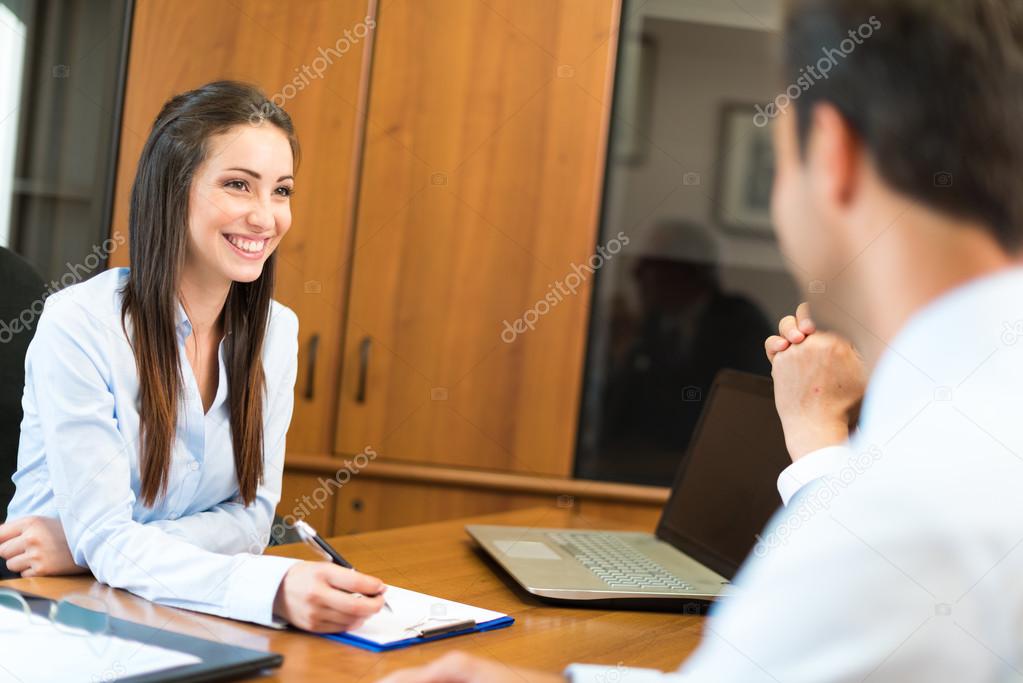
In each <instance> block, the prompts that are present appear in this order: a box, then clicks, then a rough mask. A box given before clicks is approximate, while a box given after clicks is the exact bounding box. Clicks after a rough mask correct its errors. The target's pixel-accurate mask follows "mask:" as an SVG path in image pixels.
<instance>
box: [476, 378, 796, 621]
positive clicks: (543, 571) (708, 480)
mask: <svg viewBox="0 0 1023 683" xmlns="http://www.w3.org/2000/svg"><path fill="white" fill-rule="evenodd" d="M790 462H791V461H790V459H789V456H788V452H787V451H786V449H785V438H784V435H783V433H782V427H781V421H780V420H779V418H778V413H777V411H776V410H775V407H774V390H773V384H772V382H771V380H770V379H769V378H766V377H761V376H759V375H751V374H748V373H744V372H738V371H735V370H722V371H721V372H720V373H718V375H717V376H716V377H715V378H714V383H713V386H712V387H711V390H710V392H709V394H708V396H707V402H706V404H705V405H704V408H703V411H702V413H701V414H700V419H699V421H698V422H697V426H696V429H695V430H694V431H693V436H692V438H691V440H690V443H689V448H688V450H687V454H686V456H685V458H684V459H683V461H682V462H681V463H680V465H679V469H678V473H677V474H676V478H675V483H674V485H673V486H672V490H671V497H670V498H669V499H668V502H667V504H666V505H665V507H664V510H663V511H662V512H661V519H660V522H659V523H658V525H657V530H656V532H655V533H653V534H650V533H640V532H628V531H593V530H580V529H539V528H527V527H508V526H493V525H483V524H473V525H469V526H466V531H468V533H469V535H470V536H472V538H473V539H475V540H476V542H477V543H478V544H479V546H480V547H481V548H482V549H483V550H484V551H485V552H486V554H488V555H489V556H490V557H491V558H493V560H494V561H495V562H496V563H497V564H498V565H500V567H501V568H503V569H504V571H506V572H507V573H508V574H509V575H511V577H512V578H513V579H514V580H515V581H516V582H517V583H518V584H519V585H520V586H522V587H523V588H524V589H525V590H527V591H528V592H530V593H532V594H533V595H535V596H537V597H539V598H542V599H545V600H547V601H551V602H567V603H573V604H576V605H591V606H609V607H627V608H643V607H653V608H657V609H674V608H675V607H676V605H673V604H672V603H679V605H678V606H681V605H684V604H689V603H692V602H693V601H699V600H714V599H716V598H718V597H720V596H722V595H723V594H725V593H726V592H727V589H728V586H729V583H730V581H731V580H732V578H734V576H735V574H736V572H737V571H738V569H739V566H740V565H741V564H742V562H743V560H744V559H745V558H746V556H747V555H748V554H749V552H750V551H751V550H752V549H753V546H754V544H755V543H756V540H757V535H758V534H759V533H760V532H761V530H762V529H763V528H764V526H765V524H766V523H767V521H768V520H769V519H770V517H771V515H772V514H774V512H775V511H776V510H777V509H778V507H779V506H780V505H781V500H780V499H779V496H778V490H777V488H776V482H777V478H778V475H779V474H780V473H781V471H782V470H783V469H785V467H786V466H787V465H789V464H790Z"/></svg>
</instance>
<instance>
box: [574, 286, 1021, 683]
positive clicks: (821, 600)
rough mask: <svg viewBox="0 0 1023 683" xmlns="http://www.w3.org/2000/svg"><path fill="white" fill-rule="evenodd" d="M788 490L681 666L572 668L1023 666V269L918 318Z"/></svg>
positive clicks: (608, 676) (839, 671) (893, 672)
mask: <svg viewBox="0 0 1023 683" xmlns="http://www.w3.org/2000/svg"><path fill="white" fill-rule="evenodd" d="M820 473H827V474H825V476H823V477H820V478H818V479H814V477H815V476H816V475H817V474H820ZM811 480H812V481H811ZM802 484H806V485H805V486H803V487H802V488H800V485H802ZM797 489H798V493H795V491H796V490H797ZM779 490H780V492H781V493H782V495H783V497H785V498H789V497H791V498H790V499H789V500H788V501H787V506H786V507H785V508H782V509H781V510H779V512H778V513H777V514H776V515H775V516H774V518H773V519H772V520H771V521H770V523H769V524H768V526H767V528H766V529H765V531H764V533H763V540H762V541H761V542H760V543H759V544H758V546H757V548H756V549H755V550H754V552H753V553H752V554H751V556H750V558H748V559H747V561H746V563H745V565H744V566H743V567H742V569H741V570H740V572H739V575H738V576H737V577H736V581H735V583H736V588H737V594H736V595H735V596H734V597H731V598H726V599H723V600H721V601H719V602H718V603H717V604H716V605H715V606H714V608H713V609H712V611H711V616H710V618H709V619H708V620H707V623H706V627H705V631H704V638H703V642H702V643H701V644H700V646H699V648H698V649H697V650H696V652H694V653H693V655H692V656H691V657H690V658H689V659H688V660H687V661H686V662H685V664H684V665H683V666H682V668H681V670H680V672H678V673H675V674H660V673H657V672H651V671H645V670H643V671H636V673H635V675H633V674H632V673H631V670H629V669H621V668H619V669H614V668H606V667H578V665H573V667H570V668H569V671H568V673H569V674H570V676H571V677H572V680H574V681H581V682H582V681H585V682H593V683H596V682H597V681H612V680H624V681H634V682H635V683H645V682H646V681H679V682H680V683H704V682H706V683H729V682H733V681H734V682H736V683H740V682H741V683H759V682H761V681H772V682H779V681H780V682H784V683H803V682H805V683H810V682H813V683H822V682H825V681H856V682H861V681H865V680H866V681H871V682H872V681H898V682H899V683H906V682H914V681H920V682H921V683H923V682H927V683H933V682H935V681H955V682H957V683H959V682H961V681H971V682H978V681H1009V680H1013V681H1017V680H1021V679H1023V648H1021V645H1023V578H1021V577H1023V493H1021V492H1023V269H1019V268H1013V269H1011V270H1006V271H1003V272H1001V273H999V274H996V275H993V276H989V277H985V278H982V279H979V280H976V281H973V282H970V283H968V284H966V285H964V286H962V287H959V288H958V289H956V290H954V291H952V292H950V293H948V294H946V295H944V296H942V297H940V298H939V299H938V300H936V301H934V302H932V303H930V304H929V305H927V306H926V307H925V308H924V309H923V310H921V311H919V312H918V313H917V314H915V315H914V316H912V318H911V319H910V321H909V322H908V323H907V324H906V325H905V326H904V328H903V329H902V330H901V331H900V332H899V333H898V335H897V336H896V338H895V339H894V340H893V341H892V342H891V344H890V345H889V346H888V348H887V350H886V352H885V353H884V354H883V355H882V357H881V359H880V360H879V362H878V365H877V367H876V369H875V371H874V373H873V375H872V377H871V379H870V383H869V386H868V388H867V393H866V397H865V399H864V403H863V410H862V413H861V421H860V429H859V430H858V431H857V432H856V434H855V435H854V436H853V438H852V440H851V442H850V443H849V444H847V445H846V446H844V447H839V448H829V449H824V450H823V451H818V452H816V453H813V454H810V455H808V456H807V457H806V458H803V459H801V460H800V461H798V462H797V463H795V464H794V465H793V466H792V467H791V468H790V469H789V470H787V471H786V473H785V474H784V475H783V476H782V477H781V478H780V479H779ZM794 493H795V495H794V496H793V494H794ZM622 635H623V638H629V637H630V634H622ZM634 636H635V638H636V639H637V640H638V639H642V638H643V637H645V634H642V633H637V634H634ZM612 676H613V678H612Z"/></svg>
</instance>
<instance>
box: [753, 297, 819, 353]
mask: <svg viewBox="0 0 1023 683" xmlns="http://www.w3.org/2000/svg"><path fill="white" fill-rule="evenodd" d="M816 331H817V325H816V324H815V323H814V322H813V319H812V318H811V317H810V304H808V303H807V302H805V301H804V302H803V303H801V304H799V307H798V308H796V314H795V315H794V316H792V315H787V316H785V317H784V318H782V319H781V322H779V323H778V334H777V335H773V336H770V337H768V338H767V341H766V342H764V351H766V352H767V360H769V361H771V363H772V364H773V363H774V357H775V356H776V355H778V354H779V353H781V352H782V351H784V350H785V349H787V348H789V347H790V346H792V345H793V344H801V343H802V342H803V341H804V340H805V339H806V338H807V337H809V336H810V335H811V334H813V333H814V332H816Z"/></svg>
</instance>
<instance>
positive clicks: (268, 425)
mask: <svg viewBox="0 0 1023 683" xmlns="http://www.w3.org/2000/svg"><path fill="white" fill-rule="evenodd" d="M127 275H128V269H127V268H120V269H113V270H108V271H106V272H104V273H101V274H99V275H97V276H96V277H94V278H92V279H91V280H88V281H86V282H83V283H80V284H77V285H73V286H71V287H68V288H67V289H64V290H62V291H61V292H59V293H57V294H54V295H52V296H50V297H49V298H48V299H47V300H46V306H45V309H44V311H43V314H42V316H41V317H40V319H39V325H38V329H37V331H36V334H35V337H34V338H33V340H32V343H31V345H30V346H29V349H28V354H27V357H26V361H25V394H24V398H23V400H22V405H23V408H24V411H25V417H24V420H23V421H22V424H21V441H20V444H19V447H18V471H17V473H16V474H15V475H14V482H15V484H16V487H17V488H16V491H15V495H14V499H13V500H12V502H11V504H10V507H9V508H8V518H9V519H16V518H19V517H25V516H28V515H43V516H47V517H59V518H60V520H61V523H62V525H63V527H64V532H65V534H66V536H67V541H68V546H69V547H70V549H71V552H72V555H73V556H74V559H75V562H76V563H78V564H80V565H82V566H86V567H88V568H89V569H90V570H91V571H92V573H93V574H94V575H95V577H96V578H97V579H98V580H100V581H102V582H104V583H106V584H108V585H111V586H114V587H117V588H124V589H126V590H129V591H131V592H132V593H135V594H137V595H140V596H142V597H144V598H146V599H149V600H153V601H156V602H160V603H163V604H167V605H173V606H175V607H184V608H187V609H192V610H198V611H201V612H208V613H210V614H216V615H220V616H225V617H231V618H234V619H242V620H245V621H252V622H256V623H261V624H267V625H270V624H272V623H273V615H272V612H273V600H274V596H275V595H276V593H277V588H278V586H279V584H280V582H281V579H282V578H283V576H284V574H285V573H286V572H287V570H288V568H289V567H291V565H292V564H293V563H294V562H295V560H290V559H286V558H279V557H269V556H267V557H263V556H261V555H260V553H262V551H263V549H264V548H265V547H266V544H267V541H268V540H269V537H270V527H271V524H272V522H273V515H274V509H275V508H276V506H277V502H278V500H279V499H280V495H281V477H282V474H283V465H284V437H285V434H286V432H287V430H288V424H289V422H290V421H291V412H292V407H293V402H294V396H293V389H294V384H295V373H296V367H297V352H298V319H297V317H296V316H295V314H294V313H293V312H292V311H291V310H290V309H288V308H286V307H284V306H282V305H280V304H278V303H277V302H273V303H272V304H271V314H270V323H269V328H268V331H267V335H266V338H265V340H264V348H263V368H264V372H265V375H266V399H265V403H264V422H263V430H264V431H263V440H264V455H265V459H264V478H263V482H262V483H261V485H260V486H259V489H258V491H257V495H256V500H255V502H254V503H253V504H252V505H250V506H249V507H245V505H244V504H243V503H242V502H241V499H240V494H239V490H238V481H237V477H236V474H235V467H234V454H233V450H232V445H231V444H232V441H231V429H230V422H229V413H228V408H229V406H228V401H227V393H228V386H227V373H226V369H225V366H224V345H223V342H221V345H220V348H219V350H218V358H219V364H220V371H219V372H220V381H219V384H218V387H217V394H216V398H215V399H214V401H213V404H212V406H211V407H210V410H209V412H208V413H206V414H204V413H203V404H202V398H201V396H200V394H199V388H198V385H197V383H196V381H195V376H194V375H193V373H192V371H191V366H190V365H189V363H188V359H187V358H186V356H185V339H186V337H188V336H189V335H190V334H191V324H190V323H189V321H188V318H187V316H186V315H185V312H184V309H183V308H181V306H180V304H179V306H178V318H177V326H176V330H177V346H178V353H179V362H180V364H181V371H182V378H183V380H184V382H183V399H182V403H181V405H180V407H179V411H178V419H177V434H176V438H175V439H174V442H173V446H172V451H171V466H170V472H169V477H168V486H167V493H166V495H165V496H163V497H162V498H160V499H159V500H158V501H157V502H156V504H155V505H154V506H153V507H148V506H146V505H145V504H143V503H142V501H141V500H140V499H139V492H140V490H141V484H140V472H139V404H138V400H139V377H138V372H137V371H136V367H135V356H134V354H133V352H132V349H131V346H130V345H129V341H128V338H127V336H126V335H125V332H124V330H123V329H122V327H121V301H122V296H121V293H120V290H121V287H122V285H123V284H124V282H125V280H126V278H127ZM130 329H131V328H130V322H129V330H130Z"/></svg>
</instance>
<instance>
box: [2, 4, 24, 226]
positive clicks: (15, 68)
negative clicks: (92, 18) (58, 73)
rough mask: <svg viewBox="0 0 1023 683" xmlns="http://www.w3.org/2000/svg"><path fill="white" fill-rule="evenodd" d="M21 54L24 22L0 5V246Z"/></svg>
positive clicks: (6, 219) (7, 208)
mask: <svg viewBox="0 0 1023 683" xmlns="http://www.w3.org/2000/svg"><path fill="white" fill-rule="evenodd" d="M24 56H25V25H24V24H23V23H21V21H20V20H19V19H18V17H17V16H15V15H14V13H13V12H11V10H10V9H8V8H7V7H6V6H4V5H3V4H0V246H7V245H8V244H9V243H10V233H11V226H10V220H11V191H12V189H13V186H14V152H15V145H16V143H17V133H18V110H19V108H20V102H19V100H20V96H21V70H22V62H23V61H24Z"/></svg>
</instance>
